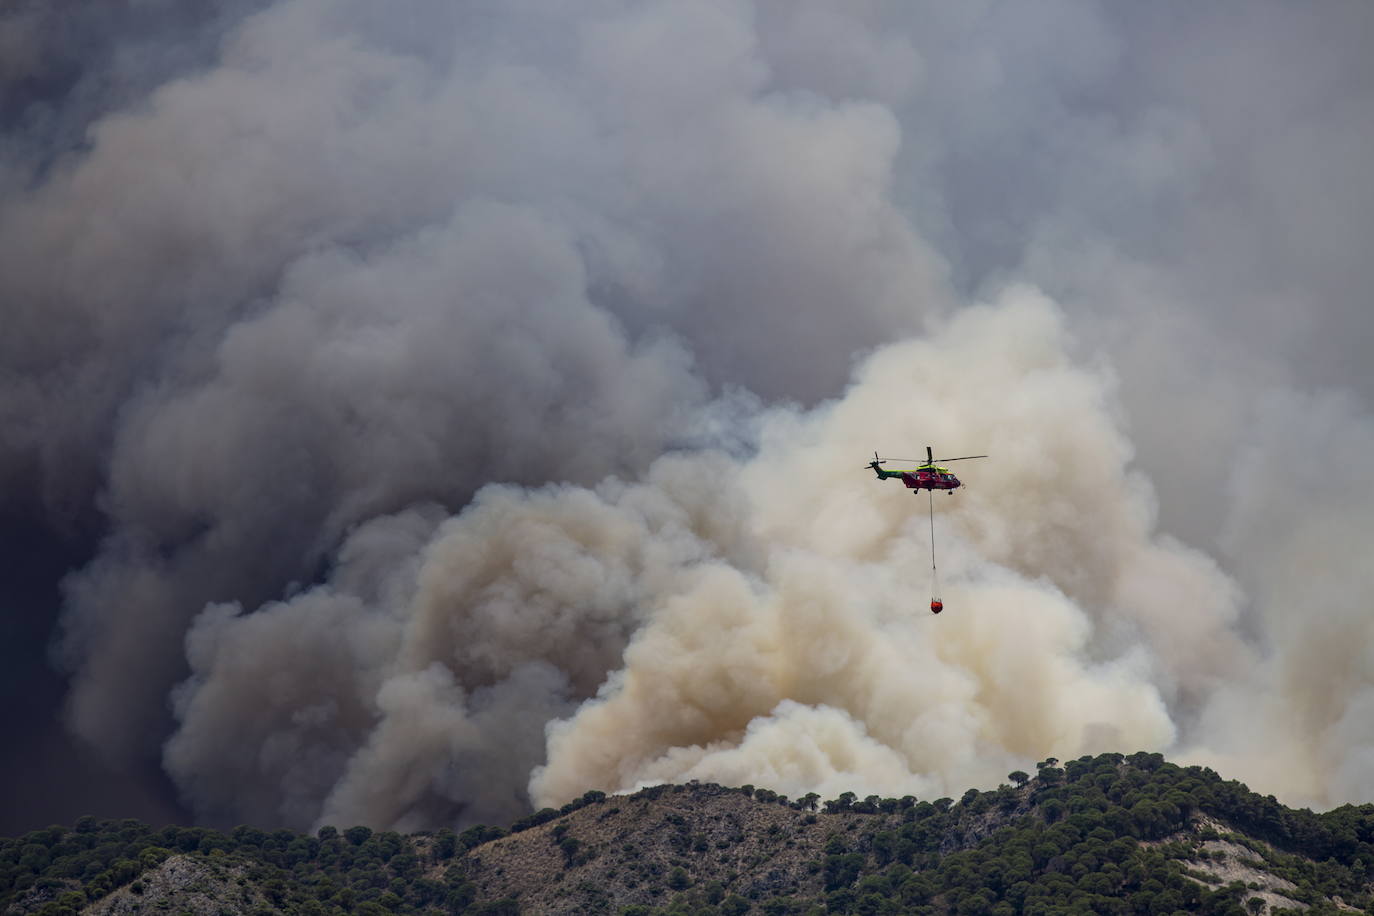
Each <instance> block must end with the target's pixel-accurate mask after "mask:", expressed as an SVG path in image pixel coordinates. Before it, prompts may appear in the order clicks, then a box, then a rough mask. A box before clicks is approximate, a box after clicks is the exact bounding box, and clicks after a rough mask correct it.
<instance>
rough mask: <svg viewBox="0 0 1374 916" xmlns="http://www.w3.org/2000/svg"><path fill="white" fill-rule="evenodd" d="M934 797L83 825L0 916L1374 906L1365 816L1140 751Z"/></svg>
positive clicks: (39, 861) (48, 852) (715, 791)
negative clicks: (301, 830)
mask: <svg viewBox="0 0 1374 916" xmlns="http://www.w3.org/2000/svg"><path fill="white" fill-rule="evenodd" d="M1008 778H1009V779H1010V780H1011V783H1013V784H1008V785H1003V786H1001V787H1000V788H998V789H996V790H993V791H989V792H979V791H976V790H970V791H969V792H967V793H965V794H964V796H963V797H962V798H961V799H960V800H959V801H957V802H955V801H953V800H952V799H937V800H918V799H914V798H910V797H908V798H902V799H880V798H877V797H870V798H868V799H864V800H859V799H856V798H855V797H853V796H852V795H851V794H848V793H846V794H845V795H844V796H841V797H840V798H838V799H834V800H831V801H826V802H821V801H820V800H819V799H818V798H816V797H815V796H808V797H806V798H805V799H801V800H796V801H792V800H788V799H786V798H785V797H782V796H779V795H777V794H775V793H772V792H769V791H767V790H762V789H760V790H755V789H753V788H752V787H748V786H745V787H743V788H739V789H729V788H724V787H721V786H715V785H696V784H692V785H686V786H656V787H652V788H649V789H645V790H643V791H641V792H638V793H635V794H633V795H629V796H614V797H606V796H604V795H602V794H601V793H599V792H589V793H587V795H585V796H583V797H582V798H581V799H579V800H578V801H576V802H574V803H572V804H569V805H567V806H565V807H564V808H563V809H562V810H560V811H553V810H551V809H546V810H545V811H542V812H539V813H538V814H535V815H531V816H530V817H527V818H524V819H523V820H521V821H519V822H517V823H515V824H513V825H511V826H510V829H509V830H506V829H503V828H497V827H485V826H478V827H474V828H471V829H469V830H467V831H465V832H463V833H462V834H454V833H453V832H451V831H438V832H436V833H430V834H418V835H414V836H400V835H398V834H395V833H374V832H373V831H371V830H368V829H367V828H365V827H353V828H349V829H347V830H345V831H342V832H340V831H338V830H336V829H334V828H330V827H326V828H324V829H322V830H321V831H320V832H319V834H318V835H317V836H313V837H312V836H303V835H300V834H296V833H292V832H291V831H286V830H277V831H271V832H267V831H262V830H257V829H255V828H251V827H238V828H236V829H234V830H233V831H230V832H229V833H220V832H217V831H213V830H208V829H204V828H184V827H168V828H164V829H161V830H154V829H152V828H150V827H148V826H147V825H144V824H141V823H139V822H137V821H119V822H97V821H94V820H93V819H89V818H86V819H83V820H82V821H81V822H79V823H77V824H76V825H75V826H74V827H72V828H64V827H51V828H48V829H46V830H40V831H35V832H33V833H30V834H27V835H26V836H24V837H20V838H16V839H11V840H4V841H3V842H0V907H3V908H4V911H5V912H8V913H41V914H58V913H62V914H66V913H101V914H105V913H108V914H125V913H164V912H167V913H183V912H189V913H196V914H199V913H206V914H223V913H230V914H237V913H267V912H296V913H341V912H342V913H347V912H358V913H379V912H403V913H454V914H497V913H500V914H514V913H612V914H650V913H663V914H670V913H671V914H694V916H716V914H743V913H760V914H788V913H795V914H813V913H814V914H823V913H865V914H868V913H932V914H934V913H959V914H964V913H989V914H1003V913H1121V914H1135V913H1140V914H1152V913H1173V912H1178V911H1182V912H1190V913H1214V914H1246V913H1281V912H1284V911H1290V912H1298V911H1307V912H1311V913H1336V912H1352V911H1356V912H1358V911H1374V910H1372V909H1371V905H1372V904H1374V898H1371V896H1370V892H1371V890H1372V889H1374V888H1371V886H1370V884H1369V883H1368V881H1367V878H1368V877H1369V876H1368V875H1367V871H1366V863H1370V862H1374V843H1372V842H1371V841H1374V806H1362V807H1353V806H1346V807H1343V808H1339V809H1336V810H1335V811H1331V812H1327V813H1324V814H1320V815H1318V814H1313V813H1312V812H1310V811H1306V810H1293V809H1289V808H1286V807H1284V806H1282V805H1280V804H1279V803H1278V802H1277V801H1275V800H1274V799H1273V798H1272V797H1267V798H1266V797H1261V796H1259V795H1256V794H1255V793H1253V792H1250V791H1249V790H1248V789H1247V788H1246V787H1245V786H1243V785H1241V784H1239V783H1236V782H1228V781H1224V780H1222V779H1221V777H1219V776H1218V775H1217V774H1215V773H1213V772H1211V771H1210V770H1206V769H1201V768H1196V767H1187V768H1184V767H1178V766H1175V765H1173V764H1169V763H1166V762H1165V761H1164V760H1163V759H1162V758H1161V757H1160V756H1159V755H1156V754H1135V755H1132V756H1130V757H1123V756H1122V755H1120V754H1104V755H1101V756H1098V757H1084V758H1081V759H1079V760H1075V761H1070V762H1068V763H1067V764H1065V765H1064V766H1062V767H1061V766H1059V765H1058V761H1054V760H1048V761H1045V762H1043V763H1042V764H1041V765H1040V766H1039V767H1038V771H1037V775H1036V776H1035V777H1034V778H1030V777H1029V776H1028V775H1027V774H1024V773H1013V774H1010V775H1009V777H1008Z"/></svg>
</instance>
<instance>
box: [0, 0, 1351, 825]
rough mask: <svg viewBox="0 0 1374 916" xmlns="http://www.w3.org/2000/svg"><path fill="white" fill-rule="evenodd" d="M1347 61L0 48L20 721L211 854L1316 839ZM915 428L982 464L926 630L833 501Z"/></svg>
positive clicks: (978, 25) (1325, 742) (999, 44)
mask: <svg viewBox="0 0 1374 916" xmlns="http://www.w3.org/2000/svg"><path fill="white" fill-rule="evenodd" d="M1370 16H1371V14H1370V11H1369V8H1368V7H1367V6H1365V5H1362V4H1355V3H1352V4H1349V5H1344V6H1342V5H1337V6H1331V7H1326V8H1324V9H1323V11H1321V12H1317V11H1306V10H1298V9H1295V8H1291V7H1288V6H1282V5H1273V6H1265V5H1261V6H1260V7H1255V6H1253V5H1250V4H1247V5H1244V6H1240V5H1237V6H1230V7H1228V6H1226V5H1224V4H1223V5H1222V6H1220V7H1211V8H1208V9H1207V10H1203V11H1199V10H1196V9H1194V8H1193V7H1192V6H1187V5H1173V4H1167V3H1166V4H1156V5H1151V6H1150V7H1149V8H1148V9H1143V8H1142V9H1136V8H1134V7H1133V8H1131V9H1129V10H1126V9H1118V8H1114V7H1101V6H1098V5H1096V4H1093V3H1086V2H1084V3H1076V2H1065V3H1055V4H1049V5H1047V6H1038V7H1034V8H1031V7H1022V6H1018V5H1003V4H978V3H974V4H961V5H959V6H958V7H957V8H954V7H950V6H949V5H948V4H930V5H929V6H925V7H920V8H917V7H913V6H912V5H911V4H908V3H893V4H886V3H881V2H874V3H865V4H859V5H849V6H845V7H844V8H843V9H840V8H838V7H835V6H832V5H828V4H821V3H809V2H806V3H795V2H776V3H775V2H757V3H748V2H742V0H741V2H720V3H707V4H701V3H678V2H648V3H617V2H606V3H597V4H592V5H579V6H577V7H576V8H572V7H569V8H566V9H562V8H551V7H547V6H543V5H519V4H506V5H502V6H501V7H499V8H492V9H487V8H481V7H467V6H457V7H455V6H453V5H451V4H445V3H437V2H432V0H407V2H401V3H399V4H392V5H391V6H389V7H388V8H387V10H386V11H385V12H382V11H379V10H378V9H377V8H375V5H373V4H368V3H364V2H361V0H359V2H343V3H339V2H323V0H279V2H253V3H225V4H220V5H218V6H217V7H215V8H214V9H213V10H212V11H207V12H204V13H197V14H189V13H178V12H177V11H176V10H175V9H174V8H173V5H170V4H165V3H161V2H145V3H138V4H129V5H127V6H120V5H115V6H110V7H107V8H102V9H101V10H99V11H96V10H94V9H86V8H84V7H77V6H71V7H70V8H68V7H67V5H65V4H56V5H53V6H51V7H47V6H42V5H36V4H21V5H20V6H18V7H15V8H14V9H13V10H8V11H0V93H2V94H3V100H0V131H3V134H2V135H0V204H3V205H2V206H0V310H3V311H2V312H0V383H2V384H0V482H2V483H3V489H2V490H0V522H3V523H4V529H3V531H2V532H0V533H8V532H9V531H11V530H19V529H20V528H22V527H23V526H30V527H35V528H41V529H43V531H44V532H46V533H45V537H46V538H47V539H49V540H56V541H60V542H62V544H63V545H64V549H65V550H66V551H67V552H68V553H70V554H72V555H75V556H77V559H76V560H75V562H74V563H73V565H72V568H71V569H70V570H69V571H68V573H67V574H66V575H65V577H63V579H62V583H61V599H60V600H61V605H62V607H61V612H60V622H58V623H57V624H56V625H55V626H53V627H52V630H53V632H52V637H51V640H52V647H53V648H52V653H53V657H54V661H55V664H56V665H57V666H58V668H59V670H60V671H61V672H63V674H64V676H65V677H66V678H67V679H68V694H67V698H66V701H65V707H64V711H63V718H64V721H65V723H66V726H67V727H68V728H69V729H70V731H71V733H72V734H73V735H74V736H76V738H77V739H78V740H79V741H80V742H81V743H82V745H83V746H86V747H90V748H93V749H95V750H96V751H97V752H99V754H100V755H101V756H102V758H104V759H106V760H108V761H111V762H112V765H114V766H117V767H125V768H129V767H134V768H136V767H138V766H140V765H144V764H146V763H147V762H148V761H156V762H157V764H158V765H159V766H161V767H163V768H164V770H165V772H166V773H167V774H168V776H169V777H170V779H171V780H172V782H173V783H174V785H175V788H176V791H177V792H178V794H179V795H180V797H181V799H182V801H183V802H184V803H185V804H186V805H188V806H189V808H190V809H191V811H192V812H193V813H194V815H195V816H196V817H198V818H200V819H202V820H204V821H207V822H213V823H221V824H229V823H235V822H240V821H247V822H252V823H258V824H263V825H274V824H284V825H290V826H293V827H302V828H304V827H310V826H312V825H315V824H319V823H324V822H330V823H353V822H362V823H368V824H372V825H375V826H387V827H397V828H404V829H413V828H422V827H432V826H436V825H441V824H454V823H460V822H471V821H477V820H485V821H488V822H494V821H502V820H507V819H509V818H511V817H513V816H517V815H518V814H519V813H521V812H523V811H525V810H527V809H528V808H529V807H530V806H531V805H534V806H539V805H544V804H558V803H561V802H563V801H566V800H567V799H568V798H570V797H573V796H576V795H578V794H581V793H582V792H584V791H586V790H587V789H588V788H601V789H605V790H612V791H614V790H624V789H631V788H633V787H635V786H637V785H642V784H647V783H652V782H657V781H663V780H685V779H710V780H716V781H722V782H736V783H739V782H752V783H754V784H756V785H763V786H769V787H772V788H775V789H777V790H779V791H782V792H785V793H787V794H790V795H800V794H803V793H805V792H809V791H815V792H818V793H821V794H822V795H834V794H837V793H838V792H841V791H846V790H853V791H857V792H860V793H861V794H867V793H868V792H870V791H871V792H877V793H880V794H907V793H912V794H916V795H923V796H927V795H930V794H931V793H936V794H946V793H955V792H957V791H959V790H960V789H962V788H965V787H967V786H969V785H989V784H994V783H995V782H996V781H997V780H999V779H1000V778H1001V777H1002V776H1003V775H1004V774H1005V773H1006V772H1008V771H1009V770H1012V769H1018V768H1026V767H1028V766H1029V765H1030V764H1032V763H1033V762H1034V761H1035V760H1036V759H1037V758H1041V757H1045V756H1049V755H1054V756H1058V757H1071V756H1075V755H1078V754H1081V753H1088V752H1093V751H1101V750H1110V749H1118V750H1137V749H1141V748H1148V749H1152V750H1167V751H1169V752H1170V753H1172V754H1175V755H1177V756H1180V757H1183V758H1187V759H1190V760H1197V761H1202V762H1207V763H1212V764H1214V765H1217V766H1219V767H1221V768H1222V769H1223V770H1224V771H1225V772H1226V773H1227V775H1234V776H1238V777H1240V778H1245V779H1249V780H1251V781H1252V782H1253V784H1254V785H1255V787H1256V788H1259V789H1261V790H1263V791H1271V792H1275V793H1279V794H1281V795H1283V797H1284V798H1285V800H1288V801H1292V802H1296V803H1309V804H1318V805H1325V804H1334V803H1338V802H1341V801H1367V800H1374V730H1371V729H1370V728H1369V727H1368V725H1367V722H1368V712H1369V710H1370V709H1371V703H1374V700H1372V699H1371V697H1374V659H1372V658H1371V657H1370V656H1369V653H1368V652H1366V651H1365V650H1364V649H1362V648H1361V647H1362V646H1366V645H1368V644H1370V639H1369V637H1370V635H1371V633H1370V624H1369V623H1368V620H1369V614H1368V606H1367V605H1368V599H1367V597H1366V596H1367V595H1368V594H1370V593H1371V589H1370V588H1369V587H1368V586H1371V585H1374V583H1371V582H1369V581H1368V579H1369V576H1370V573H1369V571H1368V569H1367V568H1366V567H1367V565H1368V564H1367V563H1366V561H1365V557H1366V556H1367V555H1368V552H1369V549H1370V547H1371V546H1374V545H1372V544H1371V532H1374V526H1371V519H1374V502H1371V497H1370V496H1369V494H1371V493H1374V487H1372V486H1371V484H1372V483H1374V480H1370V479H1369V478H1370V471H1369V470H1368V469H1369V468H1370V467H1374V462H1371V461H1370V460H1369V459H1370V457H1371V456H1374V423H1372V422H1371V418H1370V411H1369V399H1370V398H1371V397H1374V383H1371V378H1370V376H1369V374H1368V372H1367V371H1366V370H1365V369H1364V357H1365V354H1364V352H1363V343H1362V342H1363V341H1365V340H1367V339H1369V336H1370V333H1371V330H1374V329H1371V328H1370V326H1369V313H1368V309H1367V308H1366V307H1365V306H1366V305H1367V302H1368V290H1369V289H1370V288H1374V266H1371V262H1370V261H1369V259H1368V258H1367V256H1366V255H1365V253H1364V252H1363V250H1362V246H1361V245H1360V240H1362V239H1367V238H1368V237H1370V236H1371V235H1374V199H1372V198H1371V197H1370V193H1371V190H1372V189H1374V185H1371V184H1370V183H1369V182H1368V180H1367V176H1366V175H1365V171H1366V168H1367V166H1366V163H1367V162H1368V155H1369V152H1370V150H1371V149H1374V127H1371V125H1374V66H1371V63H1370V62H1371V61H1374V56H1371V55H1369V54H1368V53H1367V50H1368V49H1367V48H1366V47H1363V46H1362V42H1361V39H1360V36H1362V35H1364V36H1367V35H1368V34H1369V33H1370V32H1369V29H1370V28H1371V20H1370ZM164 37H165V38H166V39H167V40H165V41H164V40H161V38H164ZM1318 102H1319V103H1320V104H1317V103H1318ZM927 443H929V444H932V445H934V446H935V447H936V448H937V450H940V451H945V450H950V451H953V452H954V453H955V454H968V453H980V452H987V453H989V454H990V455H991V456H992V457H991V458H990V459H988V460H987V461H983V462H969V463H967V464H966V465H960V466H959V467H958V470H959V472H960V474H961V476H962V477H963V478H964V479H965V481H966V483H967V484H968V487H967V488H966V489H964V490H961V491H959V493H958V494H957V495H956V496H954V497H953V498H949V497H946V496H944V495H938V496H936V497H935V498H936V504H935V507H936V518H935V535H936V538H937V542H938V546H939V550H940V566H941V572H942V580H943V597H944V598H945V600H946V604H947V607H948V608H949V610H948V611H947V612H946V613H945V614H944V615H942V616H941V617H939V618H932V617H930V616H929V614H928V612H926V611H925V610H924V608H925V604H926V601H927V600H928V596H929V593H930V588H931V570H930V553H929V551H930V529H929V527H928V521H927V517H926V512H925V503H926V497H925V495H924V494H922V495H921V496H920V497H919V498H917V499H912V498H911V496H910V495H908V494H907V492H906V491H905V490H902V489H899V488H898V487H897V486H896V484H893V483H891V482H887V483H885V484H883V483H879V482H877V481H875V480H874V479H873V478H872V475H871V474H866V472H864V471H863V470H861V466H862V464H863V463H864V462H863V458H864V456H865V455H867V454H870V453H871V452H872V450H873V449H875V448H876V449H878V450H879V451H881V452H883V453H884V454H913V453H915V454H919V450H920V449H921V448H922V447H923V446H924V445H926V444H927ZM1314 459H1315V460H1314ZM38 565H40V566H43V565H45V564H38ZM46 565H52V564H46ZM4 612H5V614H6V616H7V617H9V618H11V619H14V620H25V621H28V620H31V619H33V618H35V617H39V616H41V615H42V614H43V613H44V611H43V610H42V609H35V607H34V606H33V605H32V604H31V603H29V601H28V599H27V598H23V599H21V598H19V597H11V598H8V599H6V606H5V609H4ZM46 628H47V626H46V624H45V626H43V627H35V626H32V625H30V624H28V623H25V624H24V625H23V626H22V627H16V628H15V629H16V631H19V630H22V631H23V632H30V631H34V632H36V631H38V630H40V629H46ZM16 645H20V644H19V643H16ZM14 651H15V652H25V653H29V654H31V653H33V652H37V651H41V648H40V647H39V646H38V645H37V644H36V643H34V642H33V640H32V639H30V640H29V641H27V642H24V643H23V644H22V646H21V647H20V648H19V649H16V650H14Z"/></svg>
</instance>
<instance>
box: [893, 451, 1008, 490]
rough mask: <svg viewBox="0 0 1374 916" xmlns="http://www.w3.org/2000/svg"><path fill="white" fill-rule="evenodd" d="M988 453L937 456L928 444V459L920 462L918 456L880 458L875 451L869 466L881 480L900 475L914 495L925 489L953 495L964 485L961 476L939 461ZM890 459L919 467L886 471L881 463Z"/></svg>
mask: <svg viewBox="0 0 1374 916" xmlns="http://www.w3.org/2000/svg"><path fill="white" fill-rule="evenodd" d="M986 457H987V455H964V456H963V457H962V458H936V457H935V455H934V452H933V451H932V450H931V447H930V446H929V445H927V446H926V460H925V462H924V463H923V464H922V463H919V462H918V459H916V458H879V457H878V453H877V452H874V453H873V460H872V461H870V462H869V463H868V467H870V468H872V469H873V472H874V473H875V474H877V475H878V479H879V480H887V479H888V478H889V477H898V478H900V479H901V481H902V483H904V484H906V485H907V487H908V488H909V489H910V490H911V491H912V495H913V496H916V495H918V494H920V492H921V490H922V489H925V490H948V491H949V495H950V496H953V495H954V491H955V490H957V489H959V488H960V487H962V486H963V484H962V483H960V482H959V478H958V477H955V476H954V475H953V474H952V473H950V470H949V468H946V467H941V466H940V465H938V464H936V462H937V461H968V460H969V459H970V458H986ZM889 461H901V462H904V463H912V464H917V465H918V466H917V467H914V468H910V469H909V470H904V471H884V470H883V469H882V468H881V467H879V465H882V464H887V463H888V462H889Z"/></svg>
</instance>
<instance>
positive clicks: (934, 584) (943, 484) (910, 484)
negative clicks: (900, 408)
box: [867, 445, 988, 614]
mask: <svg viewBox="0 0 1374 916" xmlns="http://www.w3.org/2000/svg"><path fill="white" fill-rule="evenodd" d="M986 457H988V456H987V455H964V456H963V457H961V458H936V457H935V453H934V451H932V449H931V447H930V446H929V445H927V446H926V460H925V462H924V463H918V462H917V460H916V459H915V458H879V457H878V453H877V452H874V453H873V460H872V461H870V462H869V463H868V465H867V466H868V467H870V468H872V469H873V473H875V474H877V475H878V479H879V480H887V479H888V478H891V477H897V478H900V479H901V481H902V483H904V484H906V486H907V488H908V489H909V490H911V495H913V496H919V495H920V494H921V491H922V490H925V491H926V494H927V496H929V497H930V498H931V499H930V612H931V613H932V614H938V613H940V612H941V611H943V610H944V609H945V603H944V601H942V600H941V599H940V574H939V571H938V570H937V569H936V568H935V499H934V494H935V491H936V490H946V491H948V492H949V495H950V496H953V495H954V491H955V490H957V489H959V488H960V487H962V486H963V484H962V483H960V482H959V478H958V477H955V476H954V475H953V474H952V473H951V472H950V470H949V468H947V467H942V466H940V465H938V464H936V462H937V461H968V460H969V459H970V458H986ZM889 461H900V462H903V463H911V464H916V467H914V468H909V469H907V470H902V471H896V470H894V471H884V470H883V469H882V465H884V464H886V463H887V462H889Z"/></svg>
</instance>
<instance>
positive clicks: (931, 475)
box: [873, 465, 963, 491]
mask: <svg viewBox="0 0 1374 916" xmlns="http://www.w3.org/2000/svg"><path fill="white" fill-rule="evenodd" d="M873 470H874V471H876V472H877V474H878V477H879V478H880V479H882V480H886V479H888V478H889V477H897V478H900V479H901V481H902V483H903V484H905V485H906V487H907V489H910V490H916V491H920V490H957V489H958V488H959V487H961V486H963V484H962V483H961V482H960V481H959V478H958V477H955V476H954V475H953V474H951V473H950V471H949V468H942V467H939V466H937V465H926V466H923V467H919V468H912V469H911V470H907V471H885V470H883V469H882V468H874V469H873Z"/></svg>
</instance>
